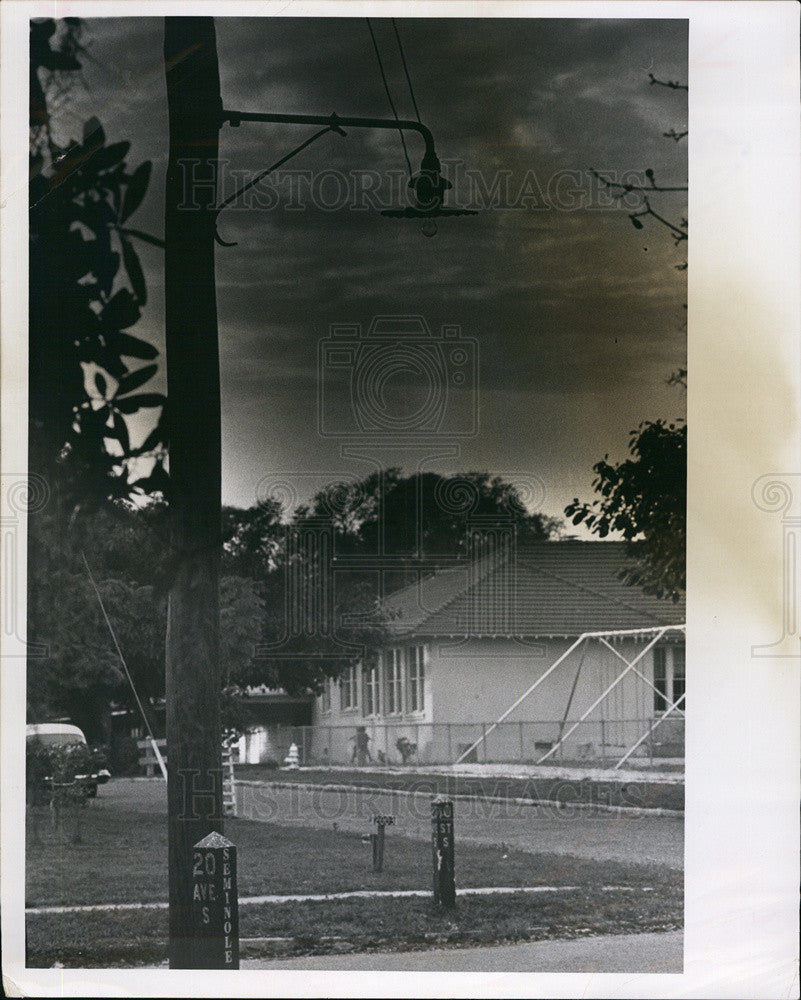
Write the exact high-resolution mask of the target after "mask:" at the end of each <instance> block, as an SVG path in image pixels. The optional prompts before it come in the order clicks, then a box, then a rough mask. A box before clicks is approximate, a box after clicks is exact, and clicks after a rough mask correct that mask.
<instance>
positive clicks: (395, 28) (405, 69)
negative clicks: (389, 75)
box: [392, 17, 420, 121]
mask: <svg viewBox="0 0 801 1000" xmlns="http://www.w3.org/2000/svg"><path fill="white" fill-rule="evenodd" d="M392 30H393V31H394V32H395V38H396V39H397V42H398V51H399V52H400V57H401V62H402V63H403V72H404V73H405V74H406V82H407V83H408V85H409V95H410V96H411V98H412V104H413V105H414V113H415V114H416V115H417V120H418V121H420V112H419V111H418V110H417V101H416V99H415V96H414V87H413V86H412V78H411V77H410V76H409V67H408V66H407V65H406V54H405V53H404V51H403V42H402V41H401V37H400V34H399V33H398V25H397V24H396V23H395V18H394V17H393V18H392Z"/></svg>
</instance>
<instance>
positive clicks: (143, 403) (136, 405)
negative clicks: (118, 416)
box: [114, 392, 167, 413]
mask: <svg viewBox="0 0 801 1000" xmlns="http://www.w3.org/2000/svg"><path fill="white" fill-rule="evenodd" d="M166 402H167V399H166V397H165V396H164V395H162V393H160V392H143V393H140V394H139V395H138V396H126V397H125V399H115V400H114V405H115V406H116V408H117V409H118V410H119V412H120V413H136V411H137V410H139V409H145V408H147V407H151V406H164V404H165V403H166Z"/></svg>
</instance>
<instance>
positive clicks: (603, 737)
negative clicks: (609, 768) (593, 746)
mask: <svg viewBox="0 0 801 1000" xmlns="http://www.w3.org/2000/svg"><path fill="white" fill-rule="evenodd" d="M601 760H603V761H605V760H606V722H605V721H604V719H603V718H602V719H601Z"/></svg>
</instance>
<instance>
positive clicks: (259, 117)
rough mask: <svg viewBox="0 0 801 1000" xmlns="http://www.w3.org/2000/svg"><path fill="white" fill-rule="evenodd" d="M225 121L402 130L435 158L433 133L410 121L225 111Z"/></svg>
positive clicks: (235, 123) (233, 124) (223, 121)
mask: <svg viewBox="0 0 801 1000" xmlns="http://www.w3.org/2000/svg"><path fill="white" fill-rule="evenodd" d="M225 122H229V123H230V124H231V125H232V126H234V128H236V127H237V126H239V125H241V124H242V122H265V123H268V124H275V125H327V126H328V128H330V129H333V130H334V131H337V130H341V129H342V127H343V126H344V127H346V128H383V129H391V130H392V131H397V130H398V129H401V130H402V131H412V132H418V133H419V134H420V135H421V136H422V137H423V141H424V142H425V144H426V151H425V155H426V157H428V158H430V157H434V158H436V152H435V150H434V136H433V135H432V134H431V131H430V129H428V128H427V127H426V126H425V125H423V123H422V122H416V121H413V120H411V119H408V118H399V119H395V118H353V117H345V118H342V117H340V116H339V115H338V114H331V115H281V114H271V113H265V114H262V113H261V112H258V111H228V110H225V111H221V113H220V124H221V125H222V124H225Z"/></svg>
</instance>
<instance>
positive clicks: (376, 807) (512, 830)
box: [97, 778, 684, 869]
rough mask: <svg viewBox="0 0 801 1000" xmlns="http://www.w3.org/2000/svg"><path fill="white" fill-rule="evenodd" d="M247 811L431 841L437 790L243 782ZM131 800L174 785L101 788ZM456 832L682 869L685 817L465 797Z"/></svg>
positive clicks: (148, 805) (141, 804)
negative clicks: (379, 821)
mask: <svg viewBox="0 0 801 1000" xmlns="http://www.w3.org/2000/svg"><path fill="white" fill-rule="evenodd" d="M238 796H239V807H240V812H239V815H240V816H241V817H242V818H243V819H254V820H261V821H263V822H272V823H279V824H282V825H288V826H311V827H321V828H328V829H332V828H333V826H334V824H336V825H337V827H338V828H339V829H341V830H356V831H362V832H365V833H366V832H369V830H370V829H371V817H372V815H373V813H379V812H380V813H390V814H392V815H393V816H395V825H394V826H392V827H388V828H387V829H388V833H387V836H388V837H392V836H393V835H396V834H404V835H406V836H410V837H420V838H421V839H423V840H426V841H428V840H429V838H430V836H431V827H430V818H429V817H430V806H429V803H430V796H429V795H427V794H420V795H415V796H410V795H398V794H393V793H392V792H381V791H376V790H375V789H368V790H365V791H360V792H342V791H336V790H330V789H329V790H325V791H322V790H319V789H317V790H315V789H309V788H306V787H304V786H302V785H297V786H293V787H292V788H275V787H265V786H262V787H254V786H248V785H244V786H238ZM104 802H107V803H108V804H109V805H111V804H112V803H119V804H120V805H122V804H123V803H124V804H125V805H126V806H127V807H128V808H134V809H136V808H142V809H147V810H148V811H149V810H152V809H157V810H161V811H164V810H166V788H165V785H164V783H163V782H162V781H161V780H160V779H159V780H155V779H154V780H152V781H144V780H130V779H124V778H119V779H116V780H114V781H111V782H109V784H108V785H106V786H104V787H103V788H102V789H101V790H100V795H99V797H98V800H97V805H98V806H99V807H101V808H102V807H103V803H104ZM455 813H456V816H455V832H456V836H457V837H458V838H459V840H461V841H472V842H474V843H491V844H501V843H505V844H507V845H508V846H509V847H517V848H521V849H523V850H527V851H541V852H545V853H558V854H567V855H573V856H574V857H579V858H589V859H595V860H601V859H607V860H613V861H621V862H624V863H625V862H655V863H657V864H665V865H670V866H671V867H673V868H677V869H680V868H681V867H682V866H683V856H684V823H683V820H682V819H681V818H679V817H672V816H671V817H668V816H631V815H625V814H618V813H606V812H594V811H590V810H586V809H581V810H580V809H571V808H570V807H568V808H567V809H564V810H558V809H556V808H555V807H551V806H537V807H533V806H521V805H515V804H514V803H512V802H508V803H486V802H484V803H482V802H466V801H458V800H457V802H456V805H455Z"/></svg>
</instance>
